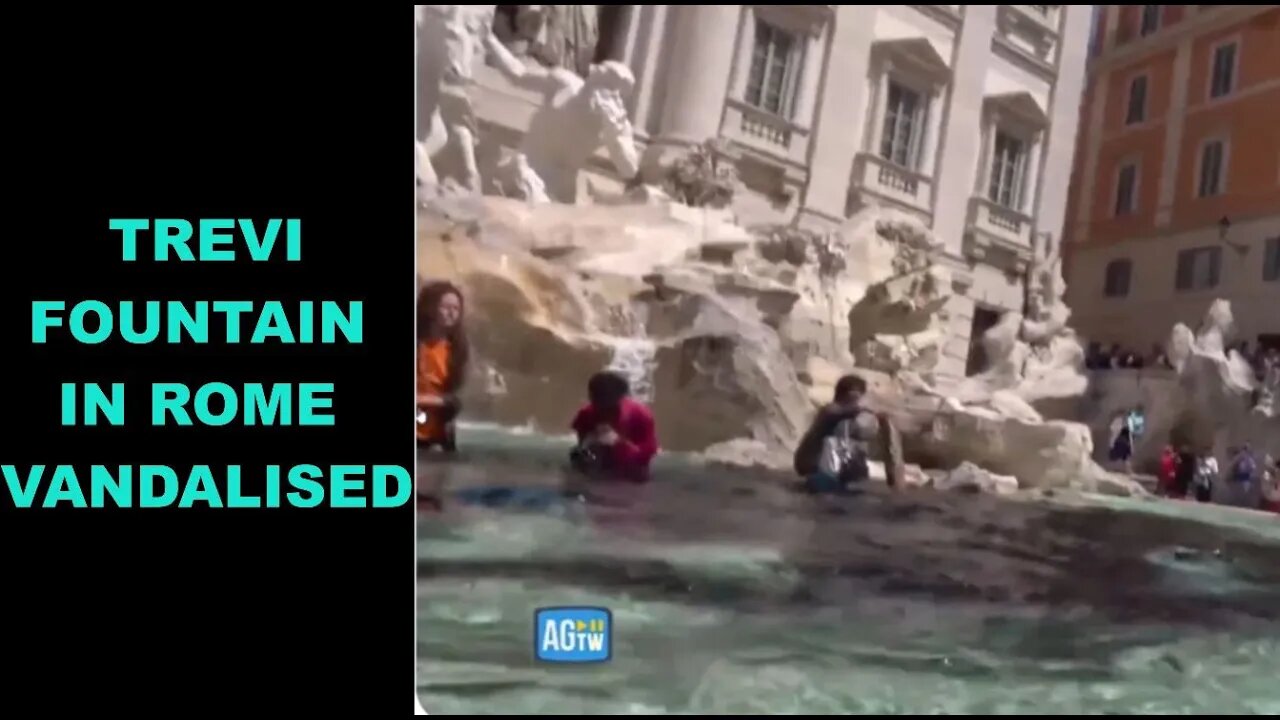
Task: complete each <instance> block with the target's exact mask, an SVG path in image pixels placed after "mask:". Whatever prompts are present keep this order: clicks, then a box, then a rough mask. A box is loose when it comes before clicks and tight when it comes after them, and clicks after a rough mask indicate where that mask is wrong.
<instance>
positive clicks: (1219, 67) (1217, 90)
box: [1209, 42, 1236, 98]
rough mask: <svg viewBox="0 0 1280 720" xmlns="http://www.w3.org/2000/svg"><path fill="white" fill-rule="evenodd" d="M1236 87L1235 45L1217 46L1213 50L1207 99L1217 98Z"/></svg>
mask: <svg viewBox="0 0 1280 720" xmlns="http://www.w3.org/2000/svg"><path fill="white" fill-rule="evenodd" d="M1235 87H1236V44H1235V43H1233V42H1232V43H1227V44H1226V45H1219V46H1218V47H1216V48H1214V50H1213V69H1212V71H1211V72H1210V75H1209V97H1211V98H1219V97H1222V96H1223V95H1227V94H1229V93H1230V92H1231V91H1232V90H1234V89H1235Z"/></svg>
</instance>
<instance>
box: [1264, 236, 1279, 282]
mask: <svg viewBox="0 0 1280 720" xmlns="http://www.w3.org/2000/svg"><path fill="white" fill-rule="evenodd" d="M1262 282H1264V283H1274V282H1280V235H1273V236H1271V237H1269V238H1267V239H1265V240H1263V242H1262Z"/></svg>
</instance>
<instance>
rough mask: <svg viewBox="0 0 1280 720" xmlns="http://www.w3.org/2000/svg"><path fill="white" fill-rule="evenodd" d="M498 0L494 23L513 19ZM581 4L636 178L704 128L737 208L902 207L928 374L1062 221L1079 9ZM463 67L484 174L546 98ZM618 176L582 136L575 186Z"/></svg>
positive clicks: (591, 187)
mask: <svg viewBox="0 0 1280 720" xmlns="http://www.w3.org/2000/svg"><path fill="white" fill-rule="evenodd" d="M497 7H498V13H497V16H498V17H497V20H495V23H497V22H506V23H508V25H510V24H511V23H512V22H513V20H512V19H513V18H517V15H516V11H513V10H510V8H512V7H513V6H497ZM529 7H561V6H529ZM563 7H577V6H563ZM583 7H587V6H583ZM590 7H591V10H590V11H589V12H586V13H585V14H581V15H580V17H583V16H585V17H588V18H590V23H589V24H590V26H591V32H593V33H596V46H595V50H594V53H593V59H594V60H595V61H597V62H599V61H603V60H617V61H620V62H622V63H624V64H625V65H626V66H627V67H628V68H629V69H630V71H631V73H632V74H633V75H634V80H635V87H634V92H633V93H632V95H631V97H630V98H629V107H628V109H629V110H630V114H631V118H632V123H633V125H634V135H635V141H636V144H637V145H638V146H639V147H640V148H641V149H642V155H643V160H642V171H641V174H642V176H645V177H644V179H647V180H650V181H652V180H654V178H655V176H656V175H657V174H659V173H661V172H662V171H663V170H662V169H663V168H664V167H665V166H666V164H668V163H669V162H670V160H671V158H672V157H673V155H675V154H677V153H682V152H685V151H686V150H687V148H689V147H690V146H691V145H695V144H700V143H703V142H705V141H707V140H712V139H714V140H719V141H721V144H722V146H723V147H726V148H729V151H730V152H732V154H733V161H734V163H735V164H736V166H737V177H738V178H739V181H740V184H741V187H740V188H739V190H738V192H736V193H735V195H734V199H733V207H732V209H733V211H734V212H735V214H736V215H737V217H738V218H739V221H740V222H741V223H742V224H744V225H747V226H752V225H766V224H785V223H792V222H794V223H797V224H799V225H800V226H802V227H805V228H809V229H813V230H819V231H823V230H829V229H834V228H836V227H838V226H839V225H840V224H841V223H843V222H844V220H845V219H846V218H848V217H850V216H851V215H853V214H854V213H856V212H857V211H858V210H859V209H862V208H863V207H866V206H868V205H881V206H886V207H890V208H894V209H898V210H903V211H906V212H909V213H912V214H915V215H916V216H918V217H919V218H920V219H921V220H922V221H923V222H924V223H926V225H927V226H928V227H930V228H931V229H932V231H933V232H934V234H935V235H936V236H937V238H938V239H939V240H940V241H941V243H942V245H943V247H942V249H941V252H940V255H939V257H940V261H941V262H943V263H945V264H946V265H948V266H949V269H950V270H951V271H952V272H951V275H952V278H953V282H954V284H955V292H954V293H953V294H952V299H951V300H950V307H949V308H948V313H947V316H948V318H949V320H948V322H949V323H950V324H951V326H950V327H949V328H947V333H946V336H947V338H948V340H947V343H946V346H945V347H944V348H943V361H942V366H941V368H940V372H941V373H942V374H943V375H945V376H949V377H952V378H956V379H958V378H959V377H961V376H963V375H965V374H967V371H966V366H967V365H968V366H969V367H968V373H972V372H973V371H976V370H977V369H980V368H979V367H978V365H980V363H981V361H980V360H978V359H976V358H979V357H980V354H981V353H980V351H975V349H974V344H971V343H970V336H971V335H972V334H973V332H974V330H975V328H976V329H978V330H985V329H986V327H988V326H989V325H990V324H992V323H993V320H992V318H994V317H997V316H998V314H1000V313H1003V312H1005V311H1013V312H1018V313H1021V312H1022V311H1023V309H1024V308H1023V303H1024V297H1025V288H1024V278H1025V277H1026V273H1027V270H1028V268H1029V265H1030V263H1031V262H1032V259H1033V258H1032V247H1033V238H1035V237H1037V236H1043V235H1047V236H1049V237H1050V238H1052V239H1053V240H1052V241H1053V242H1055V243H1056V238H1058V237H1060V236H1061V234H1062V229H1063V227H1062V226H1063V221H1064V216H1065V203H1066V195H1067V189H1068V173H1066V172H1065V168H1067V167H1069V166H1070V163H1071V159H1072V157H1073V155H1074V150H1075V136H1076V130H1077V124H1078V123H1077V120H1078V117H1079V104H1080V95H1081V92H1082V84H1083V79H1084V69H1085V68H1084V65H1085V60H1086V54H1087V50H1088V38H1089V33H1090V24H1091V6H1054V5H1048V6H1043V5H1039V6H1037V5H907V6H903V5H863V6H834V5H792V6H784V5H686V6H677V5H615V6H603V5H602V6H590ZM504 8H506V10H504ZM517 19H518V18H517ZM581 24H582V23H581V22H580V23H579V25H581ZM508 31H509V28H508ZM535 42H536V41H535ZM576 52H577V56H578V57H583V56H584V55H583V53H582V51H581V50H580V49H578V50H576ZM420 62H422V60H420ZM429 74H430V73H420V76H425V75H429ZM473 75H474V81H475V86H474V88H473V90H472V93H471V95H472V102H473V106H474V112H475V115H476V118H477V120H478V124H479V133H480V140H481V142H480V143H479V145H478V147H477V151H476V162H477V164H478V165H479V170H480V173H481V175H482V176H485V177H492V176H494V175H495V174H496V173H495V172H493V169H494V168H495V167H496V166H497V165H498V164H499V162H500V161H501V155H502V154H503V153H504V152H505V151H507V150H509V149H511V148H515V147H517V146H518V144H519V143H520V139H521V138H522V137H523V136H524V134H525V133H526V131H527V130H528V128H529V126H530V123H531V120H532V118H533V116H534V113H535V112H536V111H537V110H538V108H539V106H540V102H541V101H540V99H539V98H538V97H537V96H536V95H534V94H531V93H529V92H527V91H525V90H522V89H520V88H519V87H517V86H516V85H515V84H513V83H511V82H509V81H508V80H507V79H506V78H505V77H504V76H503V75H502V74H501V73H499V72H498V70H497V69H496V68H494V67H492V66H489V65H485V64H483V63H476V67H475V68H474V72H473ZM440 162H441V163H442V173H441V174H442V175H443V174H447V171H448V170H447V163H448V158H442V159H441V161H440ZM627 180H630V179H629V178H620V177H617V174H616V172H615V171H614V169H613V165H612V164H611V162H610V159H609V157H608V156H607V155H606V154H605V153H603V152H599V153H596V155H595V156H593V157H592V158H590V159H589V160H588V164H587V166H586V168H585V172H583V173H582V176H581V178H580V180H579V186H580V187H579V188H578V191H577V193H576V199H577V202H579V203H582V202H585V201H589V199H590V198H591V197H592V195H594V194H600V193H610V192H613V193H616V192H618V191H620V190H622V188H623V186H624V185H625V184H626V181H627ZM975 353H976V354H975Z"/></svg>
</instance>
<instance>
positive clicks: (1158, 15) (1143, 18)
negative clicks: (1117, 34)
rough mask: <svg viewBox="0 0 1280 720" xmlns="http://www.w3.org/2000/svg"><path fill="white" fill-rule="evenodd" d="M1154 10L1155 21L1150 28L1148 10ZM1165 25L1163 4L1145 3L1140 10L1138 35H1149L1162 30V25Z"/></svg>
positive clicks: (1152, 16)
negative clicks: (1148, 27) (1148, 25)
mask: <svg viewBox="0 0 1280 720" xmlns="http://www.w3.org/2000/svg"><path fill="white" fill-rule="evenodd" d="M1148 11H1154V14H1153V15H1151V19H1152V20H1153V21H1154V22H1153V23H1152V25H1151V28H1150V29H1147V19H1148V16H1147V12H1148ZM1162 25H1164V6H1163V5H1143V6H1142V9H1141V10H1139V11H1138V37H1147V36H1149V35H1155V34H1156V33H1158V32H1160V27H1161V26H1162Z"/></svg>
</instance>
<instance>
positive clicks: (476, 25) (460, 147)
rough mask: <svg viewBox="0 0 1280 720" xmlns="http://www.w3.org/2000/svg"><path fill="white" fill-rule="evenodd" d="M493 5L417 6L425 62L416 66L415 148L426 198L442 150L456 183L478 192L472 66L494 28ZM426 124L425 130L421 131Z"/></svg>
mask: <svg viewBox="0 0 1280 720" xmlns="http://www.w3.org/2000/svg"><path fill="white" fill-rule="evenodd" d="M493 13H494V6H493V5H419V6H417V8H416V15H417V18H418V27H419V34H420V35H421V36H422V40H423V46H424V47H423V48H422V50H423V51H425V52H426V53H427V56H426V57H425V58H423V59H422V60H420V61H419V63H418V67H419V86H418V118H419V124H420V130H419V136H420V138H421V139H420V140H418V142H417V145H416V151H417V157H416V164H417V167H418V177H419V183H420V185H421V186H422V187H423V189H424V190H426V191H427V194H430V193H431V192H433V191H434V188H435V187H436V185H437V184H438V183H439V181H440V178H439V177H438V175H437V173H436V169H435V165H434V162H433V157H434V156H435V155H436V154H437V153H438V152H440V151H441V150H443V149H445V148H446V147H451V148H454V149H455V151H456V152H457V157H458V160H459V171H458V173H459V175H460V177H458V178H456V181H457V183H458V184H459V185H460V186H461V187H462V188H463V189H464V190H466V191H468V192H472V193H479V192H480V171H479V169H478V166H477V164H476V154H475V147H476V142H477V134H478V132H479V129H478V124H477V122H476V118H475V112H474V110H473V108H472V105H471V86H472V83H473V77H474V75H473V65H474V62H475V57H476V54H477V52H479V51H481V50H482V48H483V40H484V38H486V37H488V36H489V34H490V32H489V29H490V26H491V25H492V23H493ZM423 123H425V128H422V127H421V125H422V124H423Z"/></svg>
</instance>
